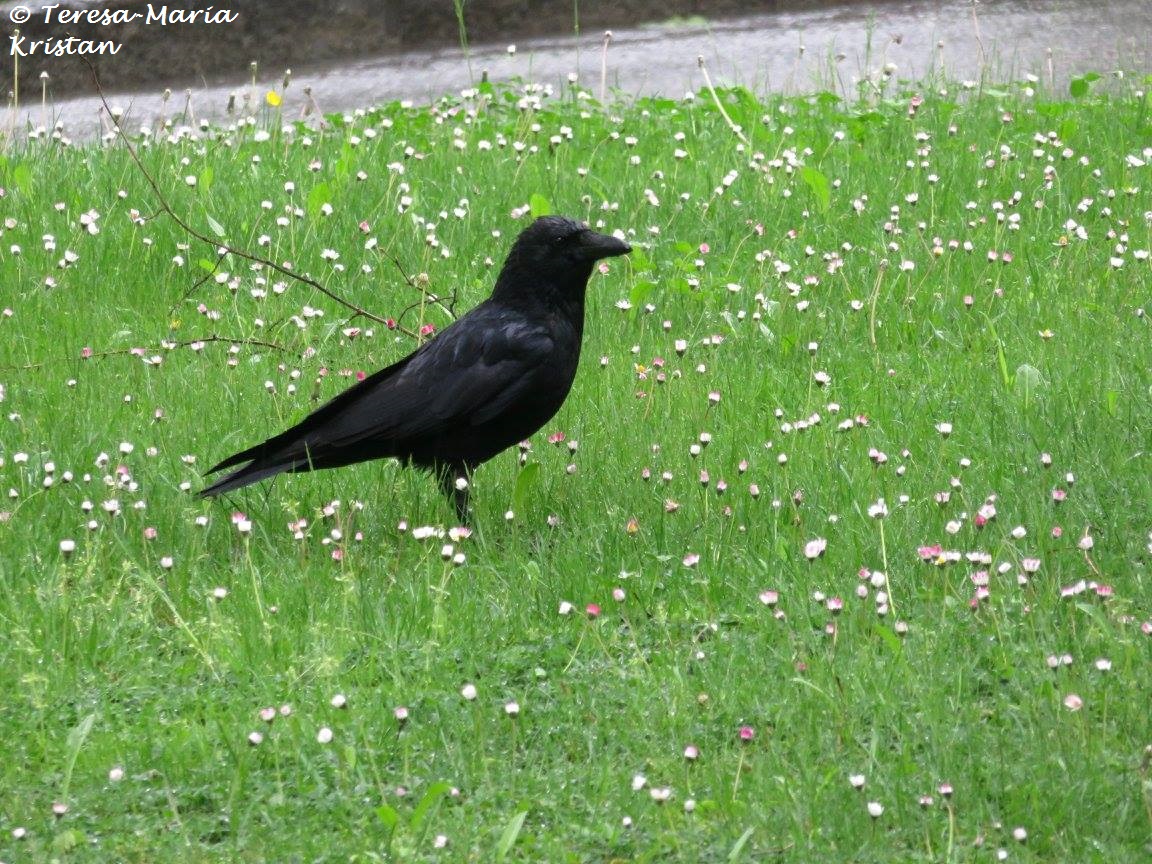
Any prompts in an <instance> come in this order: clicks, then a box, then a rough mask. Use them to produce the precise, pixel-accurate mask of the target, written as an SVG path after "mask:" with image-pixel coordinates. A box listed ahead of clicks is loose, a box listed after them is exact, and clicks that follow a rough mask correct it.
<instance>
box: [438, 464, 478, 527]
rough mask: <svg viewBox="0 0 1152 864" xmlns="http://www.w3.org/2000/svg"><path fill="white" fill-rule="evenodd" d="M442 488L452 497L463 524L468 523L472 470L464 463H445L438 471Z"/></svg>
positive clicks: (457, 514) (458, 516) (457, 515)
mask: <svg viewBox="0 0 1152 864" xmlns="http://www.w3.org/2000/svg"><path fill="white" fill-rule="evenodd" d="M437 473H438V474H439V478H438V479H439V480H440V489H441V490H442V491H443V492H444V494H445V495H447V496H448V497H449V498H451V499H452V504H453V506H455V508H456V517H457V518H458V519H459V520H460V524H461V525H467V524H468V523H469V522H470V521H471V520H470V519H469V511H468V497H469V493H470V492H471V487H472V482H471V475H472V472H471V471H469V470H468V468H467V467H466V466H464V465H444V466H442V467H441V468H440V469H439V470H438V472H437Z"/></svg>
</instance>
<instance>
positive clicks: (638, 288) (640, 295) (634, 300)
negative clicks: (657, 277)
mask: <svg viewBox="0 0 1152 864" xmlns="http://www.w3.org/2000/svg"><path fill="white" fill-rule="evenodd" d="M655 288H656V283H655V282H650V281H648V280H647V279H641V280H640V281H638V282H637V283H636V284H635V285H633V286H632V290H631V291H629V292H628V300H629V302H630V303H631V304H632V308H633V310H636V309H639V308H640V307H641V306H643V305H644V304H645V303H647V302H648V297H649V296H650V295H651V294H652V292H653V291H654V290H655Z"/></svg>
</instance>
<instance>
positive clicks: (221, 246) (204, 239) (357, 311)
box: [80, 55, 387, 324]
mask: <svg viewBox="0 0 1152 864" xmlns="http://www.w3.org/2000/svg"><path fill="white" fill-rule="evenodd" d="M80 59H81V60H83V61H84V63H85V65H87V66H88V71H89V72H91V73H92V80H93V82H94V83H95V85H96V93H97V95H99V97H100V102H101V104H103V106H104V110H105V111H107V112H108V116H110V117H111V116H112V109H111V107H110V106H109V105H108V100H107V99H106V98H105V97H104V89H103V87H101V85H100V76H99V75H98V74H97V73H96V67H95V66H93V65H92V61H91V60H89V59H88V58H87V57H85V56H83V55H81V56H80ZM115 126H116V131H117V133H118V134H119V136H120V139H121V140H122V141H123V142H124V146H125V148H126V149H127V150H128V154H129V155H130V156H131V157H132V161H133V162H135V163H136V167H137V168H139V169H140V173H142V174H143V175H144V179H145V180H147V181H148V185H149V186H151V187H152V192H153V194H155V196H156V200H157V201H158V202H159V204H160V211H161V212H162V213H165V214H167V216H168V217H169V218H171V219H172V221H173V222H175V223H176V224H177V225H178V226H180V228H181V230H183V231H184V232H185V233H187V234H189V235H191V236H192V237H195V238H196V239H197V240H199V241H200V242H201V243H204V244H207V245H209V246H211V247H213V248H214V249H217V250H224V251H225V252H226V253H230V254H232V255H236V256H237V257H239V258H243V259H245V260H247V261H253V262H255V263H257V264H262V265H264V266H265V267H269V268H271V269H272V270H275V271H276V272H277V273H279V274H281V275H282V276H287V277H288V278H290V279H295V280H296V281H297V282H302V283H303V284H305V285H307V286H308V287H309V288H313V289H315V290H316V291H319V292H320V293H321V294H323V295H324V296H325V297H327V298H328V299H330V300H332V301H333V302H335V303H339V304H340V305H341V306H343V307H344V308H346V309H349V310H351V311H352V313H353V315H352V318H357V317H364V318H367V319H369V320H370V321H375V322H377V323H378V324H386V323H387V322H386V320H385V319H384V318H381V317H380V316H379V315H376V314H374V313H372V312H369V311H368V310H367V309H364V308H363V307H360V306H357V305H356V304H355V303H351V302H349V301H347V300H345V299H344V298H342V297H339V296H337V295H336V294H335V293H333V292H332V291H330V290H329V289H327V288H325V287H324V286H323V285H321V284H320V283H319V282H317V281H316V280H315V279H312V278H311V277H309V276H305V275H302V274H300V273H295V272H293V271H292V270H289V269H288V268H287V267H285V266H283V265H282V264H277V263H276V262H275V261H271V260H269V259H267V258H262V257H260V256H259V255H254V254H252V253H251V252H247V251H245V250H244V249H237V248H235V247H233V246H230V245H228V244H227V243H220V242H217V241H216V240H213V239H212V238H211V237H208V236H207V235H205V234H203V233H201V232H200V231H197V230H196V229H195V228H193V227H192V226H191V225H189V224H188V223H187V222H186V221H184V219H183V218H182V217H181V216H180V215H179V214H178V213H177V212H176V211H175V210H173V209H172V207H171V206H170V205H169V204H168V199H167V198H165V197H164V193H163V192H161V191H160V186H159V185H158V184H157V183H156V181H155V180H154V179H153V178H152V175H151V174H150V173H149V172H148V169H147V168H145V167H144V163H143V162H142V161H141V160H140V156H139V155H138V154H137V153H136V148H135V147H133V146H132V142H130V141H129V140H128V136H127V135H125V134H124V130H123V128H122V127H121V126H120V124H119V123H117V124H115Z"/></svg>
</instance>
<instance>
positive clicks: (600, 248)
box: [580, 231, 632, 261]
mask: <svg viewBox="0 0 1152 864" xmlns="http://www.w3.org/2000/svg"><path fill="white" fill-rule="evenodd" d="M631 251H632V247H631V246H629V245H628V244H627V243H625V242H624V241H623V240H617V239H616V238H615V237H611V236H609V235H608V234H597V233H596V232H595V231H585V232H584V233H583V234H581V235H580V254H581V257H583V258H584V259H586V260H588V261H599V260H600V259H601V258H612V257H615V256H616V255H627V254H628V253H629V252H631Z"/></svg>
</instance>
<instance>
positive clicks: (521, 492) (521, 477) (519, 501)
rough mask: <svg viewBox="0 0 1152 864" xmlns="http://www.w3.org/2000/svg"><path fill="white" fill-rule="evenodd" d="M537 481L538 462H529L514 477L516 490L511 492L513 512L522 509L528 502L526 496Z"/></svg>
mask: <svg viewBox="0 0 1152 864" xmlns="http://www.w3.org/2000/svg"><path fill="white" fill-rule="evenodd" d="M539 479H540V463H539V462H529V463H528V464H527V465H525V466H524V467H523V468H521V469H520V473H519V474H518V475H517V476H516V488H515V489H513V490H512V509H513V510H514V511H520V510H523V509H524V505H525V503H526V502H527V501H528V494H529V493H530V492H531V491H532V487H533V486H535V485H536V483H537V482H538V481H539Z"/></svg>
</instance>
